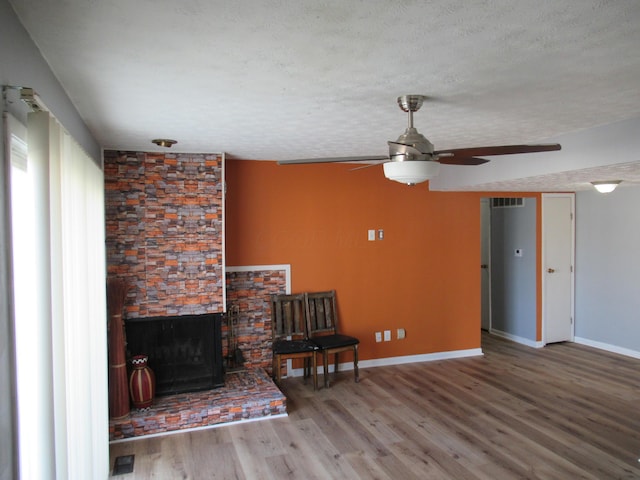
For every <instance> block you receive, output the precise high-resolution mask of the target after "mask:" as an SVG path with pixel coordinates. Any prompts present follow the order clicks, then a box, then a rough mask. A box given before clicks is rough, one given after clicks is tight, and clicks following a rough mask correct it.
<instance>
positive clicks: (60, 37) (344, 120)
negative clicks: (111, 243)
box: [10, 0, 640, 190]
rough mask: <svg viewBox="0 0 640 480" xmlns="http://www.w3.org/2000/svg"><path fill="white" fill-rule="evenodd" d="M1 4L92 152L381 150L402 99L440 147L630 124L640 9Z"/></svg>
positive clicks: (85, 0)
mask: <svg viewBox="0 0 640 480" xmlns="http://www.w3.org/2000/svg"><path fill="white" fill-rule="evenodd" d="M10 1H11V3H12V5H13V6H14V8H15V10H16V12H17V14H18V16H19V17H20V19H21V21H22V22H23V24H24V25H25V27H26V29H27V30H28V31H29V33H30V35H31V36H32V38H33V39H34V41H35V42H36V44H37V45H38V47H39V48H40V50H41V52H42V54H43V56H44V57H45V59H46V60H47V61H48V62H49V65H50V66H51V68H52V70H53V71H54V73H55V74H56V76H57V77H58V78H59V80H60V82H61V83H62V85H63V87H64V88H65V90H66V91H67V93H68V94H69V96H70V98H71V100H72V101H73V102H74V104H75V105H76V107H77V109H78V111H79V112H80V114H81V115H82V117H83V118H84V120H85V122H86V123H87V125H88V126H89V128H90V129H91V131H92V132H93V133H94V135H95V137H96V138H97V139H98V141H99V142H100V143H101V144H102V145H103V146H104V147H105V148H118V149H135V150H146V151H150V150H154V149H155V148H156V147H155V146H153V145H151V143H150V140H151V139H153V138H158V137H164V138H174V139H176V140H178V142H179V143H178V145H177V146H175V147H173V149H174V150H177V151H196V152H226V153H227V155H228V156H230V157H232V158H242V159H266V160H275V159H290V158H305V157H326V156H346V155H367V154H373V155H384V154H386V151H387V146H386V141H387V140H393V139H395V138H396V137H397V136H398V135H399V134H401V133H402V132H403V130H404V128H405V126H406V117H405V114H404V113H403V112H401V111H400V110H399V109H398V107H397V105H396V97H397V96H398V95H402V94H406V93H420V94H426V95H429V96H431V97H433V98H432V100H431V101H429V102H427V103H426V104H425V106H424V107H423V108H422V110H421V111H420V112H418V113H417V114H416V117H415V123H416V127H417V128H418V130H419V131H420V132H421V133H423V134H424V135H425V136H427V138H429V139H430V140H431V141H432V142H433V143H434V144H435V146H436V148H437V149H445V148H455V147H466V146H480V145H494V144H510V143H525V142H538V141H544V140H545V139H548V138H551V137H554V138H556V137H558V136H561V135H563V134H566V133H569V132H575V131H580V130H586V129H590V128H594V127H597V126H600V125H605V124H609V123H613V122H617V121H621V120H625V119H632V118H637V117H640V2H639V1H638V0H615V1H607V0H582V1H575V0H551V1H549V0H540V1H524V0H517V1H514V0H502V1H501V0H486V1H474V2H469V1H465V0H431V1H425V0H415V1H413V0H395V1H392V0H368V1H355V0H352V1H348V2H346V1H338V0H329V1H327V0H298V1H284V0H279V1H275V0H272V1H260V0H253V1H249V0H244V1H243V0H239V1H234V2H229V1H225V2H223V1H221V0H218V1H212V0H182V1H175V0H153V1H152V0H136V1H135V2H134V1H130V0H110V1H98V0H65V1H60V2H43V1H42V0H10ZM637 160H639V161H640V158H638V159H637ZM582 173H583V174H584V173H585V172H582ZM596 173H598V174H606V172H596ZM578 177H579V178H580V180H582V183H583V184H584V183H585V182H588V179H587V177H584V176H583V177H580V176H579V175H578V174H574V175H571V174H567V176H566V178H565V179H564V180H562V181H560V180H559V181H558V182H556V183H557V185H556V184H554V188H553V189H555V188H556V187H560V189H565V190H566V189H567V188H562V187H567V182H568V183H576V182H575V181H574V180H576V179H577V178H578ZM551 180H552V179H551V178H546V179H545V178H529V179H528V180H527V182H528V183H525V185H528V186H529V187H531V188H534V187H535V188H536V189H539V190H547V189H548V188H543V187H544V185H543V184H545V182H546V185H550V183H549V182H551ZM630 181H631V180H630ZM577 183H581V182H580V181H578V182H577ZM490 184H491V182H489V184H487V185H490ZM529 187H527V188H529ZM500 188H505V189H518V184H517V182H516V183H514V182H511V183H510V184H509V185H504V184H502V186H501V187H500ZM572 189H575V188H572Z"/></svg>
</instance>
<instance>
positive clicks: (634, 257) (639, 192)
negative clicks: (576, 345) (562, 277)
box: [575, 186, 640, 357]
mask: <svg viewBox="0 0 640 480" xmlns="http://www.w3.org/2000/svg"><path fill="white" fill-rule="evenodd" d="M639 207H640V187H638V186H634V187H630V186H627V187H624V186H621V187H619V188H618V189H617V190H615V191H614V192H612V193H609V194H605V195H603V194H599V193H597V192H595V191H585V192H578V193H577V194H576V323H575V335H576V341H579V342H582V343H588V344H592V345H595V346H599V347H601V348H606V349H610V350H614V351H620V352H621V353H628V354H634V352H635V353H637V356H639V357H640V214H639V213H638V208H639ZM624 350H628V351H626V352H625V351H624Z"/></svg>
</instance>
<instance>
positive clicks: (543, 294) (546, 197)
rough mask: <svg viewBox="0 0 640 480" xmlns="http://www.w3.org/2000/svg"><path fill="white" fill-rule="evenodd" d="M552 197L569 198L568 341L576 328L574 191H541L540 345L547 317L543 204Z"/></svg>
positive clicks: (543, 343) (543, 336) (542, 341)
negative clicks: (569, 271)
mask: <svg viewBox="0 0 640 480" xmlns="http://www.w3.org/2000/svg"><path fill="white" fill-rule="evenodd" d="M554 198H569V199H570V200H571V239H570V242H571V254H570V257H571V258H570V261H571V275H570V282H571V284H570V292H571V293H570V297H571V298H570V310H571V338H570V340H569V341H571V342H573V341H574V339H575V328H576V322H575V318H576V317H575V297H576V291H575V279H576V272H575V259H576V196H575V193H542V194H541V202H540V208H541V222H540V223H541V225H540V229H541V242H540V243H541V248H540V253H541V259H540V278H541V279H542V292H541V297H542V302H541V303H542V312H541V317H542V326H541V327H542V328H541V339H540V340H541V343H542V345H546V344H547V342H546V326H547V318H546V312H547V309H546V291H547V285H546V283H547V282H546V278H547V276H546V275H545V268H546V262H545V259H546V255H545V247H546V245H545V205H546V204H547V202H548V201H550V200H553V199H554Z"/></svg>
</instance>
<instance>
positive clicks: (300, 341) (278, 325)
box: [271, 293, 318, 390]
mask: <svg viewBox="0 0 640 480" xmlns="http://www.w3.org/2000/svg"><path fill="white" fill-rule="evenodd" d="M306 312H307V310H306V304H305V296H304V293H300V294H294V295H285V294H280V295H271V319H272V322H271V323H272V330H273V378H274V379H275V381H276V383H277V382H279V381H280V379H281V378H282V371H281V369H282V361H283V360H287V359H290V358H291V359H293V358H302V359H304V381H305V382H306V380H307V378H308V377H309V371H310V370H311V373H312V374H313V389H314V390H317V389H318V375H317V363H316V358H317V357H316V351H317V350H318V347H317V345H316V344H315V343H313V342H311V341H310V340H309V338H308V334H307V314H306ZM310 364H312V369H311V367H310Z"/></svg>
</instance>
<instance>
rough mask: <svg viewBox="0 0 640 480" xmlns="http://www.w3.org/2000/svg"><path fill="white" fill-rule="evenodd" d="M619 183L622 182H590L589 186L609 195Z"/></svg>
mask: <svg viewBox="0 0 640 480" xmlns="http://www.w3.org/2000/svg"><path fill="white" fill-rule="evenodd" d="M620 182H622V180H604V181H601V182H591V185H593V186H594V187H595V189H596V190H597V191H599V192H600V193H610V192H613V191H614V190H615V189H616V187H617V186H618V185H619V184H620Z"/></svg>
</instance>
